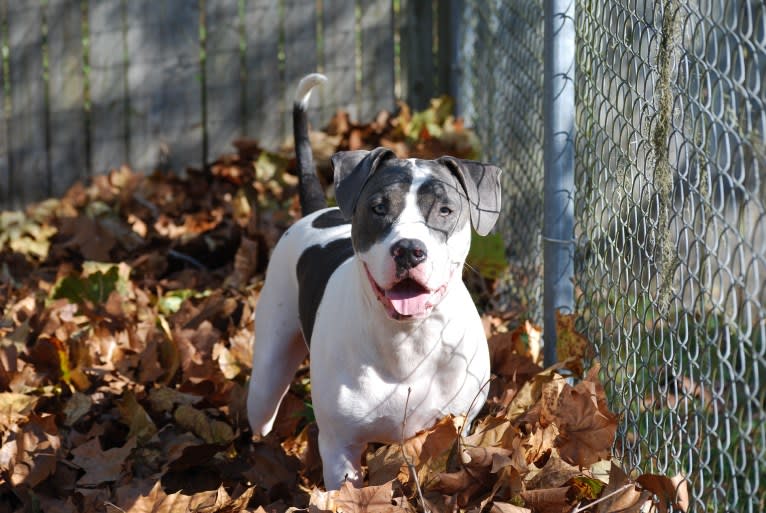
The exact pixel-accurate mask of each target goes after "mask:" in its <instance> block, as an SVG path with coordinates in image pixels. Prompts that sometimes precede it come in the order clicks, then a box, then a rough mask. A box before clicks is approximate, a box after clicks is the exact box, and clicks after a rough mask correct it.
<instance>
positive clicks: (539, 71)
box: [460, 0, 543, 318]
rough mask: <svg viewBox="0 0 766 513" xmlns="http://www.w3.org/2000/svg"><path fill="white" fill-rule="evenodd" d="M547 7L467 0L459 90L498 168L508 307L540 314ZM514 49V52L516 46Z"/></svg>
mask: <svg viewBox="0 0 766 513" xmlns="http://www.w3.org/2000/svg"><path fill="white" fill-rule="evenodd" d="M542 16H543V7H542V3H541V2H539V1H535V0H519V1H516V2H498V1H492V2H466V4H465V6H464V9H463V16H462V18H463V23H462V27H463V32H462V34H461V36H462V37H461V39H462V41H461V52H462V55H461V61H462V62H464V63H465V66H466V67H465V68H464V69H463V74H462V78H463V80H462V83H463V87H462V88H461V89H460V91H461V96H462V99H463V100H464V101H463V102H462V103H463V104H464V109H465V111H464V115H465V117H466V118H468V119H470V120H471V121H472V125H473V127H474V129H475V130H476V132H477V134H478V136H479V139H480V140H481V142H482V146H483V148H482V149H483V158H485V159H486V160H488V161H491V162H494V163H497V164H498V165H501V166H502V168H503V170H504V171H505V172H504V174H503V176H502V180H503V183H502V185H503V202H504V206H503V209H504V212H503V216H502V217H501V221H500V225H499V226H498V232H499V233H502V234H507V239H506V243H507V246H506V250H507V256H508V261H509V262H510V273H509V275H508V276H507V278H506V280H505V282H504V285H503V287H502V290H503V294H502V298H503V301H504V302H505V303H506V306H510V307H513V308H518V309H521V310H524V311H527V312H529V313H530V315H531V316H532V317H535V318H539V317H541V316H542V300H541V297H542V241H541V236H540V231H539V230H534V229H530V227H534V226H541V225H542V221H543V118H542V112H543V103H542V94H541V91H542V90H543V54H542V40H543V39H542V37H543V24H542V19H543V18H542ZM511 49H512V50H511Z"/></svg>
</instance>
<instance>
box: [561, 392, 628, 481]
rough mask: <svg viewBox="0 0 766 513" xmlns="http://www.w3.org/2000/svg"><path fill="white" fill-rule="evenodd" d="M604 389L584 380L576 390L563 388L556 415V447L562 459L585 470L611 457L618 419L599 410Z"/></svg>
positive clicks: (605, 411)
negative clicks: (557, 428)
mask: <svg viewBox="0 0 766 513" xmlns="http://www.w3.org/2000/svg"><path fill="white" fill-rule="evenodd" d="M603 397H604V392H603V388H602V387H601V386H600V385H597V384H596V383H593V382H590V381H583V382H580V383H578V384H577V386H576V387H575V388H572V387H570V386H569V385H567V386H565V387H564V389H563V390H562V392H561V395H560V397H559V405H561V407H559V408H558V409H557V411H556V413H555V415H556V423H557V424H558V427H559V436H558V437H557V438H556V446H557V447H558V449H559V452H560V454H561V459H563V460H564V461H566V462H567V463H570V464H572V465H579V466H581V467H588V466H590V465H591V464H593V463H595V462H597V461H598V460H605V459H609V458H610V457H611V448H612V443H613V442H614V435H615V433H616V432H617V417H616V416H615V415H614V414H612V413H611V412H610V411H608V410H606V409H603V408H599V406H600V405H601V404H604V403H605V399H603Z"/></svg>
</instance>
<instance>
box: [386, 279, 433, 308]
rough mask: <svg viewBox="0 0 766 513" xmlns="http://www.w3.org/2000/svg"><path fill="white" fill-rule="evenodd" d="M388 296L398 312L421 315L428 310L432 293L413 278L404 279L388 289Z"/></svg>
mask: <svg viewBox="0 0 766 513" xmlns="http://www.w3.org/2000/svg"><path fill="white" fill-rule="evenodd" d="M386 297H387V298H388V300H389V301H391V306H393V307H394V310H396V312H397V313H398V314H400V315H419V314H424V313H425V312H426V310H427V308H428V299H429V298H430V297H431V293H430V292H429V291H427V290H426V289H424V288H423V287H421V286H420V285H418V284H417V283H415V282H414V281H412V280H404V281H403V282H401V283H397V284H396V285H395V286H394V287H393V288H392V289H391V290H388V291H386Z"/></svg>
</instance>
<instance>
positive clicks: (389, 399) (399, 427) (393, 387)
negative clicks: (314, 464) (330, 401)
mask: <svg viewBox="0 0 766 513" xmlns="http://www.w3.org/2000/svg"><path fill="white" fill-rule="evenodd" d="M456 377H457V376H453V379H451V380H450V381H451V382H445V381H444V380H441V379H440V377H439V375H438V373H423V375H422V376H411V377H410V378H409V379H407V380H404V381H403V382H401V383H397V382H391V381H389V380H387V379H383V378H382V377H381V376H380V375H378V374H377V373H376V372H375V371H374V369H366V370H365V371H364V372H363V374H362V376H360V380H359V387H348V388H342V389H341V393H340V396H339V397H338V406H339V410H340V411H339V412H338V413H339V418H343V417H346V419H347V421H348V422H349V423H353V424H356V429H355V430H354V434H353V436H355V437H358V438H359V439H361V440H375V441H379V442H398V441H401V440H402V439H403V438H404V439H406V438H409V437H411V436H414V435H415V434H416V433H417V432H418V431H421V430H423V429H425V428H428V427H430V426H432V425H433V424H434V423H435V422H437V421H438V420H439V419H441V418H442V417H444V416H445V415H447V414H449V413H453V414H460V413H463V412H466V411H468V408H469V406H470V400H471V399H470V398H468V397H464V396H467V394H464V393H463V394H461V390H460V387H458V386H456V384H457V382H458V380H456V379H454V378H456Z"/></svg>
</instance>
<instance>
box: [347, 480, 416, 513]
mask: <svg viewBox="0 0 766 513" xmlns="http://www.w3.org/2000/svg"><path fill="white" fill-rule="evenodd" d="M393 497H394V491H393V487H392V484H391V482H388V483H386V484H383V485H380V486H365V487H362V488H354V485H352V484H351V483H350V482H348V481H346V482H345V483H343V484H342V485H341V487H340V490H338V492H337V494H336V495H335V508H334V509H333V510H332V511H339V512H341V511H342V512H343V513H394V512H398V511H401V510H400V508H399V507H398V506H395V505H394V504H393V503H392V502H391V501H392V499H393Z"/></svg>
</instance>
